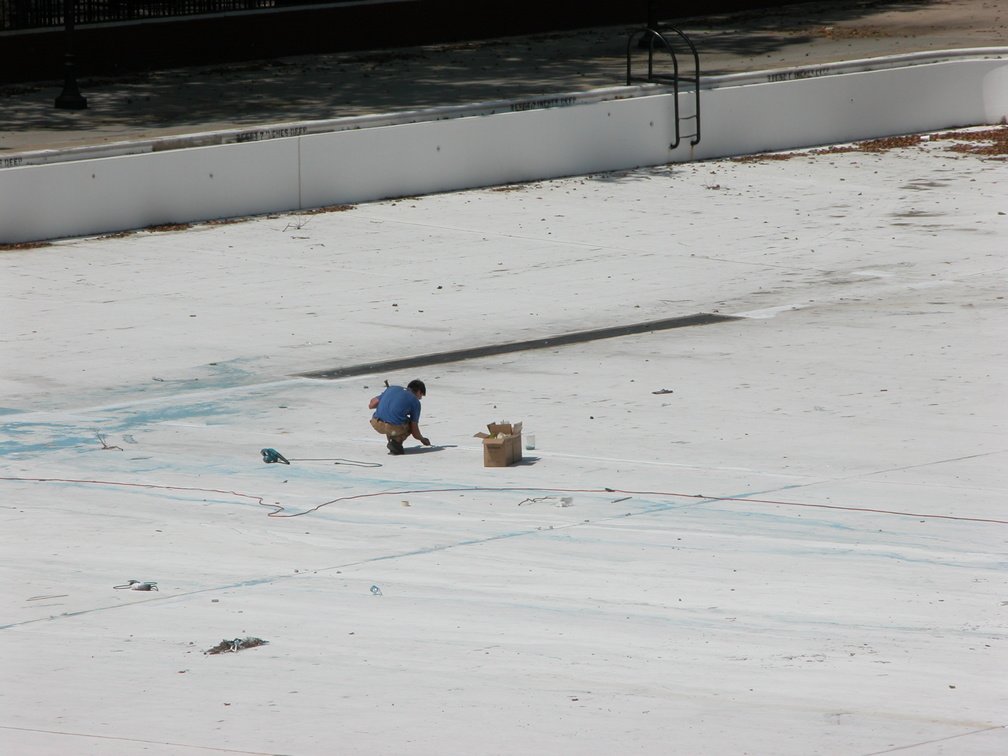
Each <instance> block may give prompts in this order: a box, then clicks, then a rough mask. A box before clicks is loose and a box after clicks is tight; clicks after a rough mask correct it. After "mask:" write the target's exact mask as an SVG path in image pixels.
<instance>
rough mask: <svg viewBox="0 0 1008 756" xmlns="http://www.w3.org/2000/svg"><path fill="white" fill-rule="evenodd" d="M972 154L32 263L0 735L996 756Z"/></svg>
mask: <svg viewBox="0 0 1008 756" xmlns="http://www.w3.org/2000/svg"><path fill="white" fill-rule="evenodd" d="M955 144H959V142H957V141H951V140H946V139H938V138H934V139H932V140H931V141H930V142H928V143H927V144H926V145H924V146H922V147H911V148H906V149H901V150H895V151H891V152H881V153H865V152H858V151H855V152H849V153H831V154H820V155H810V156H803V157H792V158H791V159H787V160H769V159H766V160H759V161H755V162H738V161H712V162H703V163H690V164H682V165H674V166H667V167H660V168H652V169H642V170H636V171H630V172H623V173H617V174H597V175H592V176H585V177H579V178H571V179H564V180H558V181H551V182H539V183H532V184H525V185H516V186H510V187H506V188H505V190H489V189H488V190H475V191H468V192H463V193H455V194H441V195H434V196H428V197H415V198H409V199H405V200H401V201H387V202H378V203H373V204H369V205H360V206H357V207H354V208H353V209H350V210H347V211H345V212H332V213H326V214H319V215H282V216H277V217H260V218H256V219H252V220H249V221H247V222H243V223H237V224H229V225H204V226H197V227H194V228H191V229H189V230H185V231H181V232H172V233H146V232H142V233H138V234H132V235H127V236H124V237H121V238H86V239H77V240H68V241H62V242H58V243H56V244H54V245H51V246H48V247H42V248H38V249H29V250H22V251H7V252H3V253H2V254H0V265H2V266H3V270H2V276H0V280H2V282H3V287H4V290H3V296H2V299H0V302H2V303H3V304H2V308H3V309H2V315H3V319H4V322H5V324H6V326H7V327H6V328H5V333H4V336H3V337H2V341H0V344H2V355H0V358H2V364H3V365H4V369H3V371H2V382H0V390H2V394H3V396H4V406H5V408H6V409H5V410H4V412H5V414H4V415H3V417H2V420H3V432H4V441H3V446H2V449H3V456H2V463H0V464H2V473H0V478H2V479H0V490H2V491H3V497H2V502H3V503H2V506H0V517H2V523H0V530H2V532H3V534H4V546H3V549H2V550H0V566H2V568H3V573H4V575H5V576H6V578H5V580H4V581H3V582H2V584H0V607H2V611H0V616H2V620H0V632H2V643H0V669H2V670H3V675H4V684H3V685H2V686H0V752H3V753H17V754H33V755H37V754H66V753H74V754H78V755H81V756H86V755H87V754H101V755H102V756H109V755H112V756H115V755H117V754H135V753H149V754H182V755H187V754H203V753H244V754H264V753H269V754H296V755H297V756H310V755H313V754H320V755H322V754H326V755H327V754H333V753H340V754H362V755H370V754H446V753H452V754H462V753H465V754H512V753H523V754H600V755H601V754H614V753H620V754H656V755H657V754H669V753H681V754H699V753H705V754H744V753H750V754H795V755H796V756H798V755H801V756H808V755H809V754H826V755H829V756H836V755H838V754H841V755H851V756H854V755H857V756H867V755H868V754H880V753H890V752H900V753H907V754H913V756H936V755H937V754H950V753H957V754H967V753H968V754H971V756H978V755H987V754H989V755H991V756H993V755H994V754H1002V753H1004V752H1005V751H1006V750H1008V732H1006V730H1005V725H1006V724H1008V720H1006V718H1005V711H1006V703H1008V695H1006V689H1005V686H1004V679H1005V673H1006V671H1008V669H1006V666H1008V664H1006V662H1008V651H1006V644H1008V634H1006V630H1008V622H1006V614H1005V613H1006V611H1008V607H1006V606H1005V600H1006V598H1008V596H1006V590H1005V589H1006V586H1005V563H1006V558H1005V545H1006V541H1008V512H1006V510H1005V504H1004V502H1005V494H1006V489H1008V485H1006V484H1008V481H1006V475H1005V469H1006V464H1005V463H1006V456H1008V437H1006V433H1005V414H1006V413H1005V409H1006V408H1005V395H1006V394H1005V379H1006V372H1008V371H1006V362H1005V349H1006V348H1005V344H1006V343H1008V339H1006V338H1005V337H1006V336H1008V333H1006V331H1008V327H1006V316H1005V307H1004V299H1003V297H1004V295H1005V250H1006V249H1008V245H1006V239H1008V216H1006V215H1005V213H1006V212H1008V203H1006V193H1005V180H1006V178H1008V169H1006V164H1005V162H1004V160H1003V157H1000V156H997V155H994V156H990V157H985V156H982V155H977V154H971V153H967V152H957V151H952V150H950V149H949V147H951V146H953V145H955ZM964 144H967V145H968V144H969V142H964ZM714 311H718V312H720V313H722V314H738V315H745V317H744V318H742V319H739V320H736V321H732V322H727V323H720V324H716V325H709V326H704V327H698V328H693V329H683V330H673V331H665V332H661V333H653V334H650V335H645V336H635V337H628V338H622V339H611V340H605V341H598V342H594V343H591V344H585V345H580V346H571V347H565V348H559V349H556V350H542V351H536V352H529V353H523V354H518V355H512V356H508V357H498V358H491V359H485V360H475V361H471V362H465V363H455V364H448V365H441V366H436V367H431V368H428V369H424V370H415V371H410V372H409V373H407V374H402V375H399V374H393V375H375V376H369V377H364V378H359V379H358V378H355V379H348V380H343V381H314V380H307V379H301V378H296V377H292V376H294V375H295V374H297V373H300V372H303V371H306V370H311V369H322V368H326V367H336V366H339V365H345V364H357V363H361V362H366V361H368V360H373V359H386V358H391V357H396V356H411V355H415V354H424V353H429V352H438V351H444V350H446V349H451V348H459V347H465V346H477V345H481V344H489V343H498V342H504V341H513V340H519V339H523V338H529V337H530V336H544V335H548V334H552V333H564V332H568V331H575V330H585V329H587V328H593V327H600V326H604V325H617V324H620V323H634V322H640V321H645V320H648V319H652V318H659V317H671V316H674V315H680V314H682V315H685V314H690V313H695V312H714ZM413 377H421V378H423V379H424V380H426V382H427V385H428V389H429V393H428V396H427V398H426V399H425V400H424V415H423V418H422V422H421V425H422V427H423V429H424V431H425V432H426V433H427V435H429V436H430V438H431V439H432V441H433V442H434V443H435V445H436V446H435V447H434V448H432V449H430V450H423V449H421V448H419V447H417V448H411V449H410V450H409V452H410V453H408V454H407V455H405V456H403V457H395V458H393V457H390V456H388V455H387V454H386V453H385V446H384V442H383V439H382V438H381V437H379V436H377V435H376V434H374V433H373V432H372V430H371V429H370V427H369V426H368V424H367V417H368V415H369V412H368V411H367V409H366V404H367V401H368V399H369V398H370V397H371V396H373V395H374V394H376V393H377V392H378V390H379V389H380V385H381V383H382V380H383V379H386V378H387V379H390V380H392V381H393V382H400V383H401V382H405V381H408V380H409V379H411V378H413ZM658 392H664V393H658ZM668 392H671V393H668ZM499 419H506V420H519V419H520V420H523V421H524V422H525V428H526V431H527V432H528V433H533V434H535V437H536V442H537V448H536V449H535V450H531V451H528V452H526V454H527V455H528V459H527V462H526V464H523V465H521V466H515V467H511V468H506V469H486V468H483V467H482V464H481V461H482V460H481V452H480V449H479V446H478V444H477V441H476V439H474V438H473V437H472V434H473V433H475V432H476V431H478V430H479V429H480V428H481V426H482V425H483V424H484V423H486V422H488V421H492V420H499ZM264 447H272V448H275V449H277V450H279V451H280V452H281V453H283V454H285V455H286V456H288V457H290V458H293V459H294V461H293V463H292V464H291V466H289V467H288V466H282V465H266V464H264V463H263V462H262V461H261V458H260V454H259V450H260V449H261V448H264ZM309 460H317V461H309ZM337 460H339V464H334V461H337ZM354 463H356V464H354ZM361 464H363V465H369V466H360V465H361ZM377 465H380V466H377ZM608 489H611V490H608ZM563 497H570V498H571V502H570V503H571V506H563V503H564V502H563V500H562V499H563ZM403 502H408V504H409V506H404V505H403ZM271 515H275V516H271ZM131 579H134V580H140V581H156V582H157V584H158V587H159V591H158V592H156V593H155V592H144V593H141V592H134V591H129V590H115V589H114V587H113V586H116V585H122V584H125V583H126V582H127V581H128V580H131ZM372 585H375V586H378V587H379V588H380V590H381V592H382V595H381V596H375V595H372V593H371V592H370V588H371V586H372ZM250 636H252V637H258V638H261V639H264V640H266V641H268V642H269V643H268V645H265V646H261V647H258V648H251V649H247V650H243V651H241V652H239V653H236V654H222V655H206V654H204V652H205V651H206V650H208V649H210V648H211V647H213V646H216V645H217V644H218V643H220V642H221V640H222V639H233V638H244V637H250Z"/></svg>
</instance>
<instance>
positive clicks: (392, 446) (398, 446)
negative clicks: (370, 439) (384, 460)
mask: <svg viewBox="0 0 1008 756" xmlns="http://www.w3.org/2000/svg"><path fill="white" fill-rule="evenodd" d="M388 450H389V454H405V453H406V450H405V449H403V448H402V443H400V442H399V441H396V440H395V439H394V438H390V439H389V440H388Z"/></svg>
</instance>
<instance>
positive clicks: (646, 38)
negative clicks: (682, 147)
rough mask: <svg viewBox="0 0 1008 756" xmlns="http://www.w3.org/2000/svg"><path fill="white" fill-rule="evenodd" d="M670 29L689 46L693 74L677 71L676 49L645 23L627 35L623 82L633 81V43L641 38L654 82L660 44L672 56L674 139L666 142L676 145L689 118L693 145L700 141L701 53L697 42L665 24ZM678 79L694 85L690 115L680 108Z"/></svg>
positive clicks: (649, 79)
mask: <svg viewBox="0 0 1008 756" xmlns="http://www.w3.org/2000/svg"><path fill="white" fill-rule="evenodd" d="M668 30H669V31H672V32H675V33H676V34H678V35H679V37H680V38H682V40H683V41H684V42H685V43H686V45H687V46H688V47H689V49H690V52H691V53H692V57H693V76H682V75H680V73H679V58H678V57H677V56H676V54H675V50H673V49H672V45H670V44H669V41H668V39H666V38H665V36H664V35H663V34H661V33H660V32H659V31H658V30H657V29H654V28H651V27H648V28H646V29H641V30H639V31H635V32H632V33H631V34H630V37H629V38H628V39H627V54H626V83H627V86H630V84H631V82H632V81H633V77H632V76H631V59H632V51H633V44H634V42H635V41H638V42H641V41H642V42H641V43H642V44H643V45H645V46H646V49H647V51H648V71H647V80H648V81H649V82H654V81H657V80H659V78H660V77H659V76H657V75H656V74H655V71H654V54H655V48H656V46H657V47H660V48H663V49H664V50H665V51H666V52H668V54H669V55H670V56H671V58H672V88H673V96H672V103H673V108H674V114H673V120H674V121H675V139H674V141H673V142H672V144H671V145H670V146H669V149H672V150H674V149H676V148H677V147H678V146H679V142H680V140H681V139H682V132H681V124H682V122H683V121H687V120H692V121H693V133H692V134H691V135H689V136H691V137H692V138H691V139H690V144H691V145H693V146H696V145H697V144H699V143H700V56H699V54H698V53H697V49H696V46H695V45H694V44H693V42H692V41H691V40H690V38H689V37H687V36H686V35H685V34H683V33H682V32H681V31H680V30H679V29H676V28H674V27H668ZM681 82H686V83H687V84H692V85H693V100H694V111H693V115H691V116H684V115H682V114H681V113H680V112H679V84H680V83H681Z"/></svg>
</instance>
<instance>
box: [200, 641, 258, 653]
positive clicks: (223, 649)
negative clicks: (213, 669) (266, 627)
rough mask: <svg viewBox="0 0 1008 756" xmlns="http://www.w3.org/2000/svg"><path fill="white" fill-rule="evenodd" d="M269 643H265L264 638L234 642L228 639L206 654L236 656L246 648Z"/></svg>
mask: <svg viewBox="0 0 1008 756" xmlns="http://www.w3.org/2000/svg"><path fill="white" fill-rule="evenodd" d="M268 643H269V641H264V640H263V639H262V638H235V639H234V640H227V639H226V638H225V639H224V640H222V641H221V642H220V643H218V644H217V645H216V646H214V647H213V648H211V649H208V650H206V651H204V652H203V653H205V654H234V653H237V652H239V651H242V650H243V649H246V648H255V647H256V646H265V645H266V644H268Z"/></svg>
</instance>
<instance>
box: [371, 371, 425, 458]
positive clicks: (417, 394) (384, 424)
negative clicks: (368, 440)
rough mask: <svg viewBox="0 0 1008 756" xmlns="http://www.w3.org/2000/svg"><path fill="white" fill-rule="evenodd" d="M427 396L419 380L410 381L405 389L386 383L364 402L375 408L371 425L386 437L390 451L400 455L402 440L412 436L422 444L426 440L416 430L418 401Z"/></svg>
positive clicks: (418, 409) (418, 413)
mask: <svg viewBox="0 0 1008 756" xmlns="http://www.w3.org/2000/svg"><path fill="white" fill-rule="evenodd" d="M426 395H427V387H426V386H424V382H423V381H410V382H409V385H408V386H406V388H403V387H402V386H389V387H388V388H386V389H385V390H384V391H383V392H382V393H381V395H380V396H376V397H375V398H374V399H372V400H371V401H370V403H369V404H368V409H373V410H374V411H375V413H374V416H373V417H372V418H371V427H372V428H374V429H375V430H376V431H377V432H378V433H381V434H382V435H384V436H387V437H388V450H389V453H390V454H403V453H404V450H403V441H405V440H406V439H407V438H408V437H409V436H413V438H415V439H416V440H417V441H419V442H420V443H421V444H423V445H424V446H430V445H431V442H430V439H428V438H427V437H425V436H424V435H423V434H422V433H421V432H420V425H419V422H420V400H421V399H423V398H424V397H425V396H426Z"/></svg>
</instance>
